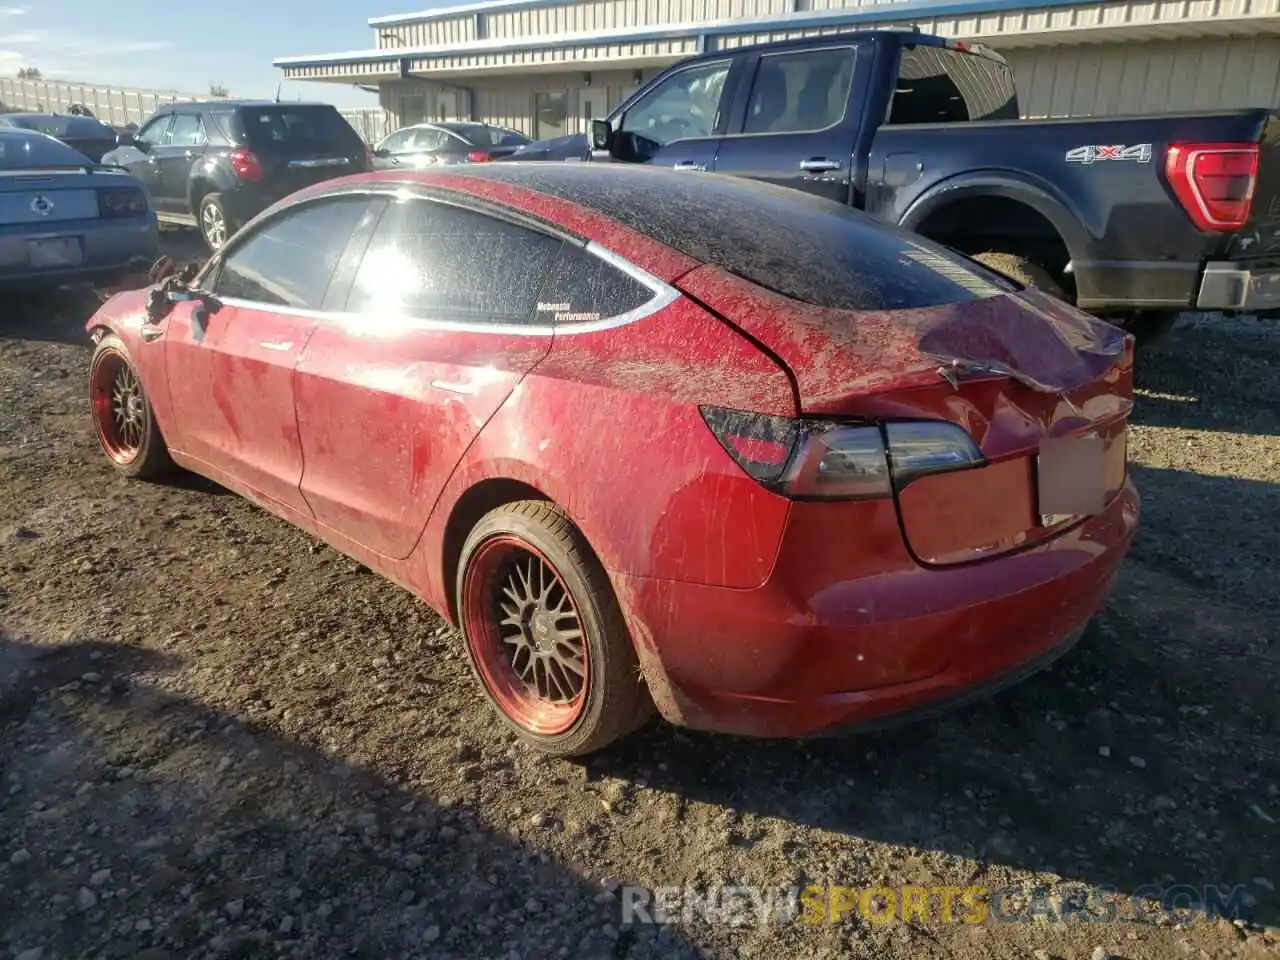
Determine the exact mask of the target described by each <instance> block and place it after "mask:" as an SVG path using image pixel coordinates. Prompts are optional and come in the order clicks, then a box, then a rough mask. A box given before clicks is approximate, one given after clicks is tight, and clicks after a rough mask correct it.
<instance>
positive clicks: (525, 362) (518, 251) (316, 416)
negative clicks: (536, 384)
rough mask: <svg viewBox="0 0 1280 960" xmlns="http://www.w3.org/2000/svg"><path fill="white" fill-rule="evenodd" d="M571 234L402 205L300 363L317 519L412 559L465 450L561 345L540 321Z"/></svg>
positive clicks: (414, 203) (302, 427)
mask: <svg viewBox="0 0 1280 960" xmlns="http://www.w3.org/2000/svg"><path fill="white" fill-rule="evenodd" d="M561 246H562V241H561V240H560V239H558V238H556V237H552V236H549V235H547V234H544V233H540V232H537V231H535V230H533V229H530V228H528V227H525V226H520V225H516V224H514V223H511V222H509V221H507V220H502V219H498V218H497V217H496V216H490V215H488V214H484V213H480V212H477V211H474V210H469V209H465V208H462V207H458V206H452V205H449V204H445V203H442V202H439V201H435V200H430V199H426V198H421V197H409V198H401V199H397V200H395V201H394V202H393V203H391V204H390V205H389V206H388V208H387V210H386V212H385V213H384V214H383V216H382V219H381V221H380V222H379V224H378V226H377V229H376V230H375V231H374V235H373V238H372V240H371V241H370V243H369V246H368V249H367V250H366V251H365V252H364V255H363V258H362V259H361V261H360V263H359V266H358V267H357V268H355V269H354V270H353V271H352V275H351V277H350V279H349V280H347V279H346V278H342V277H339V278H337V279H335V289H336V288H337V287H338V285H339V284H342V283H349V286H350V289H349V292H348V293H347V295H346V297H345V301H344V307H345V309H344V312H343V314H342V316H341V317H339V318H333V319H325V320H324V321H322V322H321V323H320V324H319V325H317V327H316V329H315V332H314V333H313V334H312V335H311V338H310V339H309V340H308V342H307V345H306V347H305V349H304V350H303V351H302V356H301V358H300V359H299V362H298V367H297V378H296V390H297V408H298V428H299V433H300V435H301V439H302V452H303V459H304V460H305V463H306V468H305V470H304V471H303V475H302V493H303V496H305V497H306V501H307V503H308V505H309V506H310V508H311V511H312V513H313V514H314V515H315V517H316V519H317V520H318V521H319V522H320V523H322V524H324V525H325V526H326V527H328V528H329V529H331V530H333V531H335V532H337V533H338V534H340V535H341V536H343V537H345V538H346V539H348V540H350V541H353V542H354V543H356V544H358V545H360V546H362V547H364V548H365V549H368V550H371V551H374V552H375V553H377V554H380V555H382V556H384V557H388V558H392V559H402V558H404V557H407V556H408V555H409V553H410V552H411V551H412V550H413V547H414V545H415V544H416V543H417V540H418V537H419V536H420V534H421V532H422V530H423V528H424V527H425V526H426V521H427V518H428V516H429V515H430V512H431V509H432V507H433V505H434V504H435V501H436V499H437V498H438V497H439V495H440V491H441V490H442V489H443V486H444V483H445V481H446V480H447V479H448V477H449V475H450V473H451V472H452V470H453V468H454V467H455V466H456V464H457V463H458V461H459V460H460V459H461V457H462V454H463V452H464V451H465V450H466V448H467V447H468V446H469V445H470V443H471V441H472V440H473V439H474V438H475V437H476V435H477V434H478V433H479V432H480V430H481V428H482V427H483V426H484V424H485V423H486V422H487V421H488V420H489V418H490V417H491V416H492V415H493V414H494V413H495V412H496V411H497V410H498V408H499V406H501V404H502V403H503V401H504V400H505V399H506V398H507V397H508V396H509V395H510V393H511V391H512V390H513V389H514V388H515V386H516V384H518V383H519V382H520V380H521V378H523V377H524V376H525V374H526V373H528V372H529V371H530V370H531V369H533V367H534V365H535V364H536V363H537V362H538V361H539V360H540V359H542V357H544V356H545V355H546V353H547V351H548V350H549V349H550V347H551V330H550V326H549V325H546V324H543V325H540V326H532V325H531V321H532V319H533V318H534V317H535V316H536V315H537V309H536V308H537V298H538V290H539V286H540V285H541V283H542V281H543V278H544V277H545V276H546V274H547V273H548V271H549V270H550V268H551V266H552V264H553V262H554V261H555V258H556V256H557V255H558V253H559V250H560V248H561Z"/></svg>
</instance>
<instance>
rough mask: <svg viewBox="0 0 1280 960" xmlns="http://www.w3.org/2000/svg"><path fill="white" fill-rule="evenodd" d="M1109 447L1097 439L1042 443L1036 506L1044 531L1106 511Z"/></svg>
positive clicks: (1053, 440) (1056, 439)
mask: <svg viewBox="0 0 1280 960" xmlns="http://www.w3.org/2000/svg"><path fill="white" fill-rule="evenodd" d="M1106 493H1107V464H1106V444H1105V443H1104V442H1103V439H1102V438H1101V437H1099V436H1097V435H1088V436H1078V437H1052V438H1046V439H1044V440H1042V441H1040V451H1039V454H1038V455H1037V457H1036V504H1037V509H1038V513H1039V520H1040V525H1041V526H1042V527H1056V526H1058V525H1059V524H1062V523H1066V522H1067V521H1069V520H1076V519H1079V518H1081V517H1095V516H1097V515H1098V514H1100V513H1102V511H1103V509H1104V508H1105V507H1106V499H1107V497H1106Z"/></svg>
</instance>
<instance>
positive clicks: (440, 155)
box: [373, 120, 531, 170]
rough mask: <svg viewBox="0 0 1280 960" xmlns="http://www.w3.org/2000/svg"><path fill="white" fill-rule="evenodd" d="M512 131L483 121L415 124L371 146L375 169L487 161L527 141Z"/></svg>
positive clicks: (496, 158)
mask: <svg viewBox="0 0 1280 960" xmlns="http://www.w3.org/2000/svg"><path fill="white" fill-rule="evenodd" d="M530 142H531V141H530V140H529V138H528V137H526V136H525V135H524V134H523V133H520V132H518V131H516V130H509V129H508V128H506V127H495V126H492V125H491V124H487V123H470V122H464V121H461V120H459V121H449V122H447V123H417V124H414V125H413V126H411V127H402V128H400V129H399V130H397V131H396V132H395V133H392V134H389V135H388V136H386V137H384V138H383V139H382V140H381V141H379V143H378V145H377V146H375V147H374V148H373V165H374V169H376V170H404V169H410V170H415V169H421V168H423V167H433V166H438V165H441V164H453V163H488V162H489V161H491V160H498V159H500V158H502V157H506V156H510V155H511V154H512V153H514V152H515V151H516V149H517V148H518V147H522V146H524V145H525V144H527V143H530Z"/></svg>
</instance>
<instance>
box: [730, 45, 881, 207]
mask: <svg viewBox="0 0 1280 960" xmlns="http://www.w3.org/2000/svg"><path fill="white" fill-rule="evenodd" d="M867 59H869V58H867ZM857 61H858V58H857V48H856V47H854V46H852V45H850V46H840V47H820V48H817V49H813V50H793V51H787V52H786V53H774V54H765V55H762V56H760V57H758V58H757V59H756V61H755V69H754V76H753V77H752V79H751V80H750V93H749V95H748V97H747V99H746V107H745V111H743V113H742V116H741V117H740V118H738V117H735V118H734V125H733V127H731V131H730V133H729V135H727V136H725V138H724V139H723V140H722V141H720V148H719V150H718V151H717V152H716V161H715V172H716V173H726V174H729V175H731V176H739V177H748V178H750V179H753V180H764V181H766V182H768V183H775V184H778V185H779V186H784V187H791V188H794V189H797V190H804V191H805V192H806V193H812V194H814V195H816V196H820V197H823V198H825V199H828V200H834V201H836V202H837V203H844V204H847V203H848V202H849V191H850V186H851V183H852V182H853V169H852V163H853V147H854V141H855V139H856V137H857V124H858V122H859V121H860V119H861V110H860V109H859V106H860V103H861V98H860V97H855V96H853V95H852V90H853V88H854V74H855V68H856V66H857Z"/></svg>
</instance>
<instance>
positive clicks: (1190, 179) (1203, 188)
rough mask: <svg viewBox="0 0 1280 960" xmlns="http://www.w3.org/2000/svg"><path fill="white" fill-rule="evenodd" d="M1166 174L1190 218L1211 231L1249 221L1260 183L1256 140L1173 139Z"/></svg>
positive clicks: (1235, 226) (1205, 229)
mask: <svg viewBox="0 0 1280 960" xmlns="http://www.w3.org/2000/svg"><path fill="white" fill-rule="evenodd" d="M1164 169H1165V176H1167V177H1168V178H1169V186H1171V187H1172V188H1173V192H1174V194H1175V195H1176V196H1177V198H1178V202H1179V203H1181V204H1182V207H1183V209H1184V210H1186V211H1187V215H1188V216H1189V217H1191V221H1192V222H1193V223H1194V224H1195V225H1196V227H1198V228H1199V229H1201V230H1204V231H1206V232H1209V233H1219V232H1228V231H1232V230H1239V229H1240V228H1241V227H1243V226H1244V225H1245V224H1246V223H1248V222H1249V210H1250V208H1251V207H1252V206H1253V191H1254V188H1255V187H1256V186H1257V184H1258V145H1257V144H1256V143H1173V144H1170V145H1169V152H1168V153H1167V154H1166V155H1165V167H1164Z"/></svg>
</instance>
